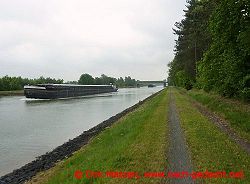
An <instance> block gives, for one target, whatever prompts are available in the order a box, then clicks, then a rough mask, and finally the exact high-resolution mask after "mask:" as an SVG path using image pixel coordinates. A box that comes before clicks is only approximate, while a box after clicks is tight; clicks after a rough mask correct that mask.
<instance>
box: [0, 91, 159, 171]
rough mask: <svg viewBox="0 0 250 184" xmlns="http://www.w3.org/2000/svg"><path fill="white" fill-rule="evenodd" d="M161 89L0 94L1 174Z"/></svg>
mask: <svg viewBox="0 0 250 184" xmlns="http://www.w3.org/2000/svg"><path fill="white" fill-rule="evenodd" d="M161 89H162V88H161V87H155V88H131V89H119V91H118V92H117V93H110V94H103V95H94V96H89V97H81V98H72V99H59V100H31V99H26V98H25V97H23V96H14V97H0V176H2V175H4V174H7V173H8V172H11V171H12V170H13V169H17V168H19V167H21V166H23V165H24V164H26V163H28V162H30V161H32V160H34V159H35V158H36V157H37V156H40V155H42V154H44V153H46V152H48V151H51V150H52V149H54V148H55V147H56V146H59V145H61V144H63V143H64V142H66V141H68V140H69V139H73V138H74V137H76V136H78V135H79V134H81V133H82V132H83V131H85V130H88V129H89V128H91V127H93V126H95V125H97V124H99V123H101V122H102V121H103V120H105V119H108V118H109V117H111V116H113V115H115V114H117V113H119V112H121V111H122V110H124V109H126V108H128V107H130V106H132V105H134V104H136V103H138V102H139V100H143V99H145V98H146V97H148V96H150V95H151V94H153V93H155V92H157V91H159V90H161Z"/></svg>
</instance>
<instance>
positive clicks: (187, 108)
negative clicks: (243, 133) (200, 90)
mask: <svg viewBox="0 0 250 184" xmlns="http://www.w3.org/2000/svg"><path fill="white" fill-rule="evenodd" d="M173 92H174V94H175V99H176V104H177V108H178V110H179V115H180V120H181V125H182V128H183V130H184V134H185V136H186V140H187V143H188V147H189V150H190V152H191V157H192V161H193V166H194V170H195V171H201V172H205V171H206V170H208V171H213V172H215V171H225V172H227V173H229V172H238V171H243V172H244V174H245V177H244V179H232V178H230V179H229V178H213V179H204V181H203V182H205V183H250V173H249V171H250V157H249V155H248V154H247V153H246V152H245V151H243V150H242V149H241V148H239V147H238V146H237V145H236V144H235V143H234V142H232V141H231V140H230V139H229V138H228V136H227V135H226V134H224V133H223V132H221V131H220V130H219V128H217V127H216V126H215V125H214V124H213V123H212V122H210V121H209V120H208V119H207V118H206V117H204V116H203V115H202V114H201V113H199V111H198V110H197V109H195V108H194V107H193V106H192V104H191V103H190V101H189V100H188V97H187V96H185V95H182V94H180V93H179V92H178V90H176V89H173Z"/></svg>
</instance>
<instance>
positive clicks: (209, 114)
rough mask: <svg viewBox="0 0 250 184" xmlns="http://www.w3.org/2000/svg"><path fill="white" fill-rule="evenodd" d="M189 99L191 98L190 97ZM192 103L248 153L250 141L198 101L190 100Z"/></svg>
mask: <svg viewBox="0 0 250 184" xmlns="http://www.w3.org/2000/svg"><path fill="white" fill-rule="evenodd" d="M190 100H191V99H190ZM192 104H193V105H194V107H195V108H197V109H198V110H199V112H200V113H201V114H202V115H204V116H206V117H207V118H208V119H209V120H210V121H211V122H213V123H214V124H215V125H216V126H217V127H219V128H220V130H221V131H222V132H224V133H226V134H227V135H228V137H229V138H230V139H231V140H233V141H234V142H235V143H236V144H237V145H239V147H241V148H242V149H244V150H245V151H246V152H247V153H248V154H250V143H249V142H247V141H246V140H244V139H243V138H241V137H240V136H239V135H238V134H237V133H236V132H235V131H234V130H233V129H232V128H231V127H230V126H229V123H228V122H226V121H225V120H223V119H222V118H220V117H219V116H217V115H216V114H214V113H213V112H211V111H209V110H208V109H207V108H206V107H204V106H203V105H201V104H200V103H198V102H194V101H193V100H192Z"/></svg>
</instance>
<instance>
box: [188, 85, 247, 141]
mask: <svg viewBox="0 0 250 184" xmlns="http://www.w3.org/2000/svg"><path fill="white" fill-rule="evenodd" d="M187 94H188V95H189V96H191V97H192V98H193V99H195V100H196V101H198V102H200V103H201V104H203V105H205V106H206V107H207V108H209V109H210V110H211V111H213V112H215V113H216V114H218V115H219V116H221V117H222V118H224V119H225V120H227V121H228V122H229V123H230V126H231V127H232V128H233V129H234V130H235V131H236V132H237V133H238V134H239V135H240V136H241V137H242V138H244V139H246V140H248V141H249V142H250V104H247V103H242V102H240V101H237V100H233V99H226V98H223V97H221V96H219V95H215V94H210V93H206V92H204V91H201V90H195V89H193V90H190V91H188V92H187Z"/></svg>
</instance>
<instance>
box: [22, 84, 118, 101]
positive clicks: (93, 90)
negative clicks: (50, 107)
mask: <svg viewBox="0 0 250 184" xmlns="http://www.w3.org/2000/svg"><path fill="white" fill-rule="evenodd" d="M117 90H118V89H117V88H116V87H114V86H113V85H73V84H38V85H34V86H30V85H27V86H24V95H25V96H26V98H38V99H56V98H69V97H77V96H86V95H94V94H101V93H110V92H116V91H117Z"/></svg>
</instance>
